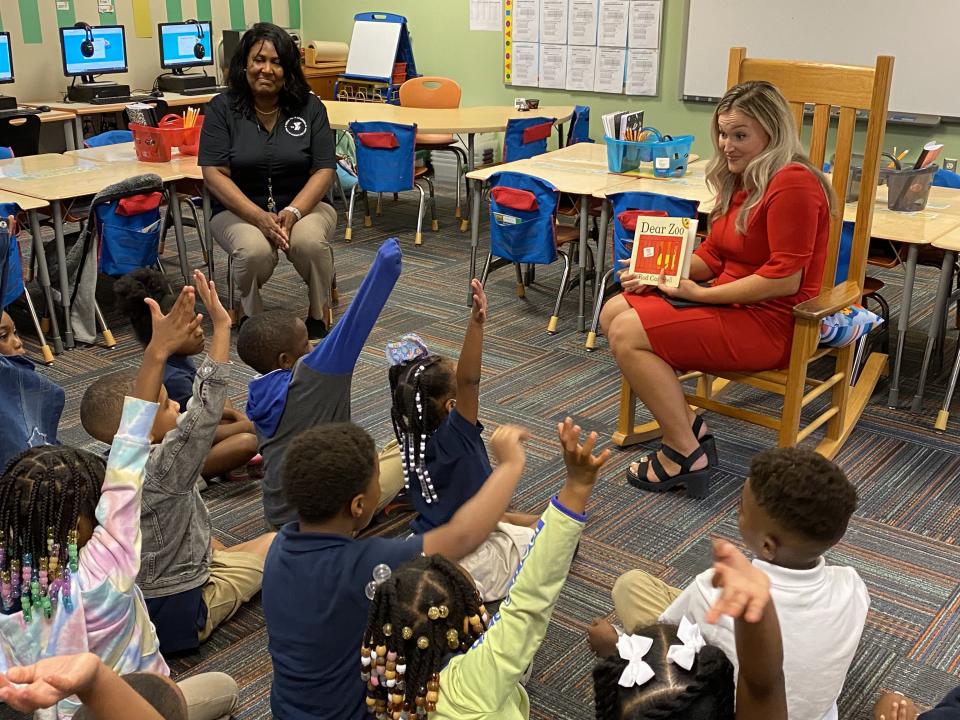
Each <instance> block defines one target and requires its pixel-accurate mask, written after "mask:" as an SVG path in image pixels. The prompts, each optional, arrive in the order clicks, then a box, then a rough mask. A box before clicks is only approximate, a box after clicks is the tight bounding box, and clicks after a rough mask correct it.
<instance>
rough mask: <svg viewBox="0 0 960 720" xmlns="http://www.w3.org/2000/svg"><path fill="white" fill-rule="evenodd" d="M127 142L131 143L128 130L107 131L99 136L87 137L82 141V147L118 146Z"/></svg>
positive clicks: (131, 136)
mask: <svg viewBox="0 0 960 720" xmlns="http://www.w3.org/2000/svg"><path fill="white" fill-rule="evenodd" d="M127 142H133V132H131V131H130V130H107V131H106V132H102V133H100V134H99V135H94V136H92V137H88V138H87V139H86V140H84V141H83V146H84V147H88V148H95V147H104V146H106V145H119V144H120V143H127Z"/></svg>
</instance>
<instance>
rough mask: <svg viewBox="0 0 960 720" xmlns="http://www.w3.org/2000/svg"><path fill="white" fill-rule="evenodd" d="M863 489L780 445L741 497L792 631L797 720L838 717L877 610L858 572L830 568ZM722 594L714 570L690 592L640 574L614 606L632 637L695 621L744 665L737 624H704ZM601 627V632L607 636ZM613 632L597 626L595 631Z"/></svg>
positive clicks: (745, 533)
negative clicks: (657, 626) (829, 554)
mask: <svg viewBox="0 0 960 720" xmlns="http://www.w3.org/2000/svg"><path fill="white" fill-rule="evenodd" d="M856 506H857V492H856V489H855V488H854V487H853V485H852V484H851V483H850V482H849V480H847V478H846V476H845V475H844V473H843V471H842V470H841V469H840V468H838V467H837V466H836V465H835V464H833V463H832V462H830V461H829V460H826V459H825V458H823V457H821V456H820V455H817V454H816V453H813V452H810V451H807V450H799V449H796V448H779V449H775V450H768V451H765V452H762V453H760V454H759V455H757V456H756V457H755V458H754V459H753V462H752V463H751V465H750V474H749V477H748V478H747V481H746V483H745V484H744V487H743V495H742V496H741V499H740V514H739V525H740V534H741V535H742V537H743V540H744V542H745V543H746V545H747V547H748V548H749V549H750V550H751V551H752V552H753V553H754V555H756V558H757V559H756V560H754V561H753V562H754V564H755V565H756V566H757V567H760V568H762V569H763V570H764V571H765V572H766V573H767V575H768V576H769V578H770V592H771V595H772V597H773V599H774V602H775V603H776V606H777V614H778V615H779V618H780V626H781V628H782V630H783V656H784V662H783V669H784V675H785V679H786V689H787V704H788V706H789V717H790V719H791V720H836V718H837V705H836V700H837V697H838V696H839V695H840V690H841V689H842V688H843V681H844V679H845V678H846V675H847V670H848V669H849V667H850V663H851V661H852V660H853V656H854V653H855V652H856V650H857V645H858V644H859V642H860V635H861V633H862V632H863V625H864V621H865V620H866V617H867V611H868V609H869V607H870V597H869V595H868V594H867V588H866V586H865V585H864V583H863V580H861V579H860V576H859V575H858V574H857V571H856V570H854V569H853V568H851V567H836V566H827V565H826V563H825V561H824V558H823V554H824V553H825V552H826V551H827V550H829V549H830V548H831V547H833V546H834V545H835V544H836V543H837V542H839V541H840V539H841V538H842V537H843V535H844V533H845V532H846V529H847V522H848V521H849V519H850V516H851V515H852V514H853V511H854V510H855V509H856ZM718 592H719V591H718V590H717V589H716V588H715V587H714V586H713V570H712V569H711V570H707V571H705V572H703V573H701V574H699V575H698V576H697V577H696V578H694V580H693V582H692V583H691V584H690V585H688V586H687V588H686V589H685V590H683V591H681V590H679V589H677V588H673V587H670V586H668V585H666V584H665V583H663V582H662V581H660V580H658V579H657V578H655V577H652V576H651V575H648V574H647V573H644V572H642V571H640V570H631V571H630V572H628V573H626V574H624V575H622V576H621V577H620V578H618V579H617V582H616V583H615V584H614V586H613V602H614V606H615V608H616V611H617V615H618V617H619V618H620V621H621V622H622V623H623V625H624V628H625V629H626V630H627V631H628V632H632V631H633V630H634V629H636V628H638V627H645V626H647V625H652V624H654V623H656V622H662V623H670V624H674V625H677V624H679V623H680V620H681V619H682V618H683V617H687V618H688V619H690V620H691V621H693V622H696V623H698V624H699V625H700V628H701V629H702V632H703V637H704V640H706V642H707V643H708V644H710V645H714V646H716V647H718V648H720V649H722V650H723V651H724V652H725V653H726V655H727V657H728V658H729V659H730V661H731V662H732V663H733V665H734V669H735V670H736V668H737V667H738V663H737V652H736V645H735V640H734V633H733V623H732V622H730V621H729V619H728V618H724V619H723V620H721V621H720V622H719V623H717V624H716V625H710V624H708V623H706V622H704V617H705V615H706V613H707V611H708V610H709V608H710V606H711V605H712V604H713V603H714V602H715V601H716V598H717V595H718ZM597 628H599V629H597ZM600 632H608V631H607V630H606V628H605V627H604V624H603V623H601V624H599V625H597V624H595V627H594V628H592V629H591V634H592V635H593V634H595V633H600Z"/></svg>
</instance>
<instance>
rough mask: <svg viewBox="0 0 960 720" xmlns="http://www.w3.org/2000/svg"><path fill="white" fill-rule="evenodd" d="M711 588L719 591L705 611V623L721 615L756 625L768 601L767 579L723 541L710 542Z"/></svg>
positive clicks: (768, 581) (734, 548)
mask: <svg viewBox="0 0 960 720" xmlns="http://www.w3.org/2000/svg"><path fill="white" fill-rule="evenodd" d="M713 560H714V562H713V585H714V587H718V588H721V589H722V590H723V592H722V593H720V597H719V598H717V601H716V602H715V603H714V604H713V607H711V608H710V609H709V610H708V611H707V615H706V621H707V622H708V623H715V622H717V621H718V620H719V619H720V616H721V615H729V616H730V617H732V618H734V619H737V618H742V619H743V620H744V621H746V622H748V623H756V622H760V620H761V619H762V618H763V611H764V608H766V606H767V604H768V603H769V602H770V578H769V577H767V574H766V573H765V572H764V571H763V570H761V569H760V568H758V567H755V566H754V565H753V564H752V563H751V562H750V561H749V560H747V558H746V557H744V554H743V553H742V552H740V551H739V550H737V548H736V547H735V546H734V545H733V544H732V543H729V542H727V541H726V540H714V542H713Z"/></svg>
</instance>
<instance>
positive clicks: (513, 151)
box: [503, 117, 557, 162]
mask: <svg viewBox="0 0 960 720" xmlns="http://www.w3.org/2000/svg"><path fill="white" fill-rule="evenodd" d="M556 121H557V119H556V118H546V117H526V118H510V119H509V120H507V130H506V132H505V133H504V135H503V161H504V162H513V161H514V160H526V159H527V158H532V157H536V156H537V155H543V153H545V152H546V151H547V140H549V139H550V133H551V132H553V124H554V123H555V122H556Z"/></svg>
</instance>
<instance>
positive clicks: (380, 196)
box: [377, 193, 396, 217]
mask: <svg viewBox="0 0 960 720" xmlns="http://www.w3.org/2000/svg"><path fill="white" fill-rule="evenodd" d="M394 198H396V193H394ZM381 215H383V193H377V217H380V216H381Z"/></svg>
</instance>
